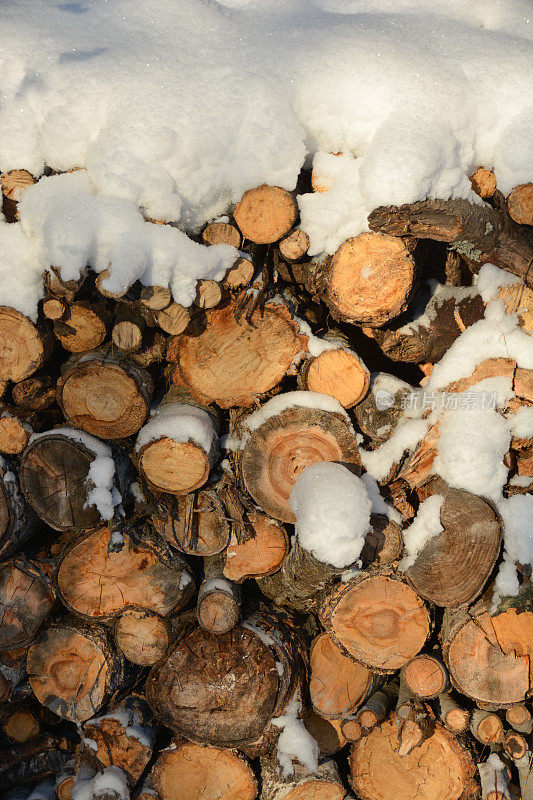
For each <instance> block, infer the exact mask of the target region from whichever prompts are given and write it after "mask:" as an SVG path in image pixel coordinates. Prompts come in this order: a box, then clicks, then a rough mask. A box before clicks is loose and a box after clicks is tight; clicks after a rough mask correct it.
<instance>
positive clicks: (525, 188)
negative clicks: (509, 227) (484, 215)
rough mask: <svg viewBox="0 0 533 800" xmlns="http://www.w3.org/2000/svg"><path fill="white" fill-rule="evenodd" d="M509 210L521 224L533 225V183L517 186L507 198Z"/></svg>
mask: <svg viewBox="0 0 533 800" xmlns="http://www.w3.org/2000/svg"><path fill="white" fill-rule="evenodd" d="M507 210H508V211H509V214H510V216H511V217H512V218H513V219H514V221H515V222H519V223H520V225H533V183H522V184H520V186H515V188H514V189H513V191H512V192H511V194H510V195H509V197H508V198H507Z"/></svg>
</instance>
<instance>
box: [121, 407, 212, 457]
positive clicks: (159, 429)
mask: <svg viewBox="0 0 533 800" xmlns="http://www.w3.org/2000/svg"><path fill="white" fill-rule="evenodd" d="M162 437H167V438H168V439H172V440H173V441H174V442H189V441H193V442H196V444H198V445H199V446H200V447H201V448H202V450H203V451H204V452H205V453H208V454H209V453H211V452H212V450H213V449H214V448H216V447H217V436H216V432H215V428H214V425H213V419H212V417H211V415H210V414H209V413H208V412H207V411H204V409H203V408H197V407H196V406H191V405H188V404H187V403H168V404H165V405H162V406H159V408H158V409H157V411H156V412H155V414H154V415H153V417H152V418H151V419H150V420H149V421H148V422H147V423H146V425H144V426H143V427H142V428H141V430H140V431H139V434H138V436H137V442H136V444H135V449H136V450H137V451H138V450H140V449H141V447H144V445H145V444H148V442H153V441H155V440H156V439H161V438H162Z"/></svg>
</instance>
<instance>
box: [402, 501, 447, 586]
mask: <svg viewBox="0 0 533 800" xmlns="http://www.w3.org/2000/svg"><path fill="white" fill-rule="evenodd" d="M443 502H444V497H442V496H441V495H439V494H434V495H432V496H431V497H428V498H427V500H424V501H423V502H422V503H420V506H419V509H418V511H417V514H416V517H415V518H414V520H413V522H412V523H411V524H410V525H409V527H408V528H406V529H405V530H404V532H403V541H404V552H405V555H404V557H403V558H402V560H401V561H400V564H399V568H400V569H401V570H402V571H405V570H407V569H409V567H412V566H413V564H414V563H415V561H416V558H417V556H418V554H419V553H420V551H421V550H422V549H423V548H424V547H425V546H426V544H427V543H428V542H429V541H431V539H433V538H434V537H435V536H437V535H438V534H439V533H441V532H442V531H443V530H444V528H443V527H442V525H441V521H440V512H441V508H442V504H443Z"/></svg>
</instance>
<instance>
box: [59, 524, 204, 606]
mask: <svg viewBox="0 0 533 800" xmlns="http://www.w3.org/2000/svg"><path fill="white" fill-rule="evenodd" d="M121 536H122V542H121V546H120V549H116V550H115V549H114V548H113V533H112V532H111V530H110V528H109V527H107V526H104V527H102V528H99V529H98V530H97V531H95V532H94V533H90V534H89V535H83V536H80V537H77V538H74V539H73V541H72V542H71V543H70V544H69V545H68V546H67V547H66V549H65V551H64V553H63V555H62V557H61V561H60V563H59V566H58V569H57V574H56V583H57V588H58V591H59V596H60V598H61V600H62V602H63V604H64V605H65V606H66V607H67V608H69V609H70V610H72V611H74V612H75V613H76V614H78V615H79V616H81V617H83V618H84V619H87V620H94V619H109V618H110V617H113V616H115V615H116V614H119V613H121V612H123V611H124V610H125V609H128V608H131V607H136V608H139V609H142V610H145V611H153V612H154V613H157V614H160V615H161V616H166V615H167V614H170V613H171V612H173V611H176V610H178V609H180V608H182V607H183V606H184V605H185V604H186V603H187V601H188V600H189V599H190V597H191V595H192V593H193V590H194V581H193V579H192V576H191V573H190V572H189V570H188V568H187V566H186V564H185V563H184V561H183V560H182V559H181V558H180V557H179V556H178V555H177V553H174V552H171V550H170V548H168V547H166V546H165V545H164V544H163V543H162V542H161V541H160V540H159V541H158V540H157V539H156V537H155V536H154V537H152V536H150V535H149V534H148V532H147V531H142V530H140V529H134V528H133V527H131V528H129V530H128V531H124V532H122V533H121ZM87 565H90V568H89V569H88V568H87Z"/></svg>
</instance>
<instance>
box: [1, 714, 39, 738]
mask: <svg viewBox="0 0 533 800" xmlns="http://www.w3.org/2000/svg"><path fill="white" fill-rule="evenodd" d="M2 729H3V731H4V733H5V735H6V736H7V737H8V739H11V741H12V742H18V743H19V744H22V743H23V742H28V741H30V740H31V739H35V737H36V736H38V735H39V731H40V726H39V721H38V720H37V719H36V717H35V715H34V714H32V712H31V711H30V710H29V709H28V708H20V709H18V710H17V711H15V712H13V713H9V712H8V717H7V719H6V721H5V722H3V723H2Z"/></svg>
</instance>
